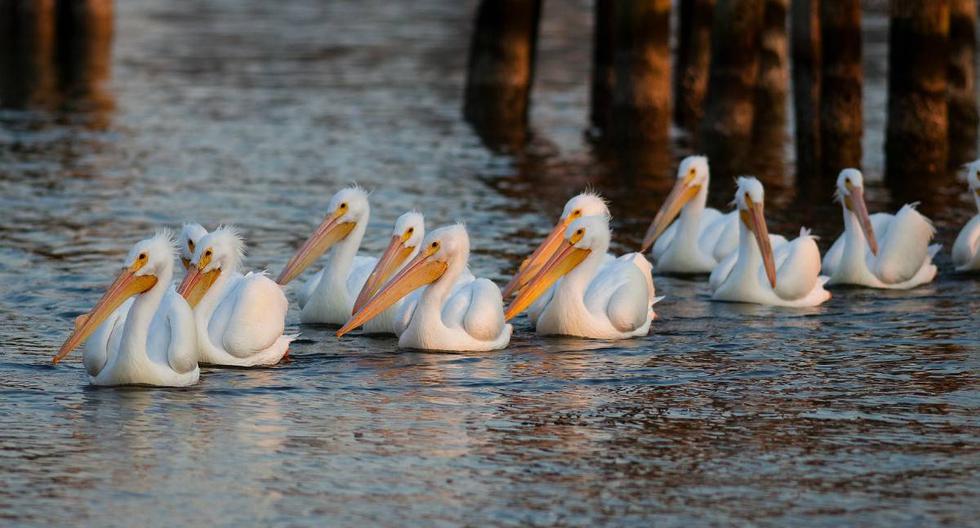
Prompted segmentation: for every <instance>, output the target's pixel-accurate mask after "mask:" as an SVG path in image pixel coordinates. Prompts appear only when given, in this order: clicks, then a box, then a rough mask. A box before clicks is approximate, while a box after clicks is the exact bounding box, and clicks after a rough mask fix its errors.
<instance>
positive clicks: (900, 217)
mask: <svg viewBox="0 0 980 528" xmlns="http://www.w3.org/2000/svg"><path fill="white" fill-rule="evenodd" d="M837 194H838V198H839V199H840V201H841V207H842V208H843V212H844V234H842V235H841V236H840V237H839V238H838V239H837V240H836V241H835V242H834V244H833V246H831V248H830V250H829V251H827V255H826V256H825V257H824V259H823V271H824V273H826V274H827V275H829V276H830V281H829V282H828V284H829V285H833V284H853V285H858V286H868V287H871V288H888V289H908V288H914V287H915V286H919V285H921V284H925V283H928V282H931V281H932V280H933V279H934V278H935V277H936V272H937V269H936V266H935V264H933V262H932V257H933V256H935V254H936V253H937V252H938V251H939V248H940V246H939V245H930V244H929V242H930V241H931V240H932V237H933V235H934V234H935V229H934V228H933V226H932V223H931V222H930V221H929V219H927V218H926V217H924V216H922V214H920V213H919V212H918V211H916V210H915V204H909V205H905V206H903V207H902V209H901V210H899V212H898V214H895V215H890V214H886V213H877V214H874V215H869V214H868V211H867V206H866V205H865V201H864V177H863V176H862V174H861V172H860V171H858V170H856V169H844V170H843V171H841V173H840V176H838V178H837ZM879 241H880V244H879Z"/></svg>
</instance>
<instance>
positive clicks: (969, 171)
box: [966, 160, 980, 212]
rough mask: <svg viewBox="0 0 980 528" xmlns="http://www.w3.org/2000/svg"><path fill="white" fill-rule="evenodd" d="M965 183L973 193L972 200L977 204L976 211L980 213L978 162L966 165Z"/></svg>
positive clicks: (979, 165)
mask: <svg viewBox="0 0 980 528" xmlns="http://www.w3.org/2000/svg"><path fill="white" fill-rule="evenodd" d="M966 181H967V183H969V185H970V192H972V193H973V200H974V201H975V202H976V203H977V211H978V212H980V160H976V161H972V162H970V163H967V164H966Z"/></svg>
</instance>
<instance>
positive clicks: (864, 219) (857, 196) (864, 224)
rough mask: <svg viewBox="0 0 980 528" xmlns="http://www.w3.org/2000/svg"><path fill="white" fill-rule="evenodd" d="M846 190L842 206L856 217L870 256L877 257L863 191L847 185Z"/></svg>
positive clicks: (876, 246) (875, 240)
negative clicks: (869, 249) (868, 247)
mask: <svg viewBox="0 0 980 528" xmlns="http://www.w3.org/2000/svg"><path fill="white" fill-rule="evenodd" d="M847 190H848V192H849V194H848V195H847V196H845V197H844V205H846V206H847V208H848V209H850V210H851V211H854V214H855V215H857V217H858V223H860V224H861V231H864V238H865V239H867V241H868V246H870V247H871V254H873V255H877V254H878V240H877V239H875V228H874V225H873V224H872V223H871V216H870V215H869V214H868V206H867V204H865V203H864V189H862V188H860V187H851V186H850V184H848V188H847Z"/></svg>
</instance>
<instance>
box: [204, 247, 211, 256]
mask: <svg viewBox="0 0 980 528" xmlns="http://www.w3.org/2000/svg"><path fill="white" fill-rule="evenodd" d="M204 256H205V257H210V256H211V250H210V249H209V250H207V251H205V252H204Z"/></svg>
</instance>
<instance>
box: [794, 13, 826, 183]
mask: <svg viewBox="0 0 980 528" xmlns="http://www.w3.org/2000/svg"><path fill="white" fill-rule="evenodd" d="M790 19H791V27H792V41H793V110H794V116H795V119H794V121H795V122H796V134H795V135H796V174H797V182H799V181H800V180H810V179H812V178H809V177H811V176H813V175H816V174H818V173H819V172H820V87H821V78H820V70H821V68H822V66H821V56H822V50H823V47H822V46H821V43H820V0H794V1H793V3H792V6H791V13H790Z"/></svg>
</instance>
